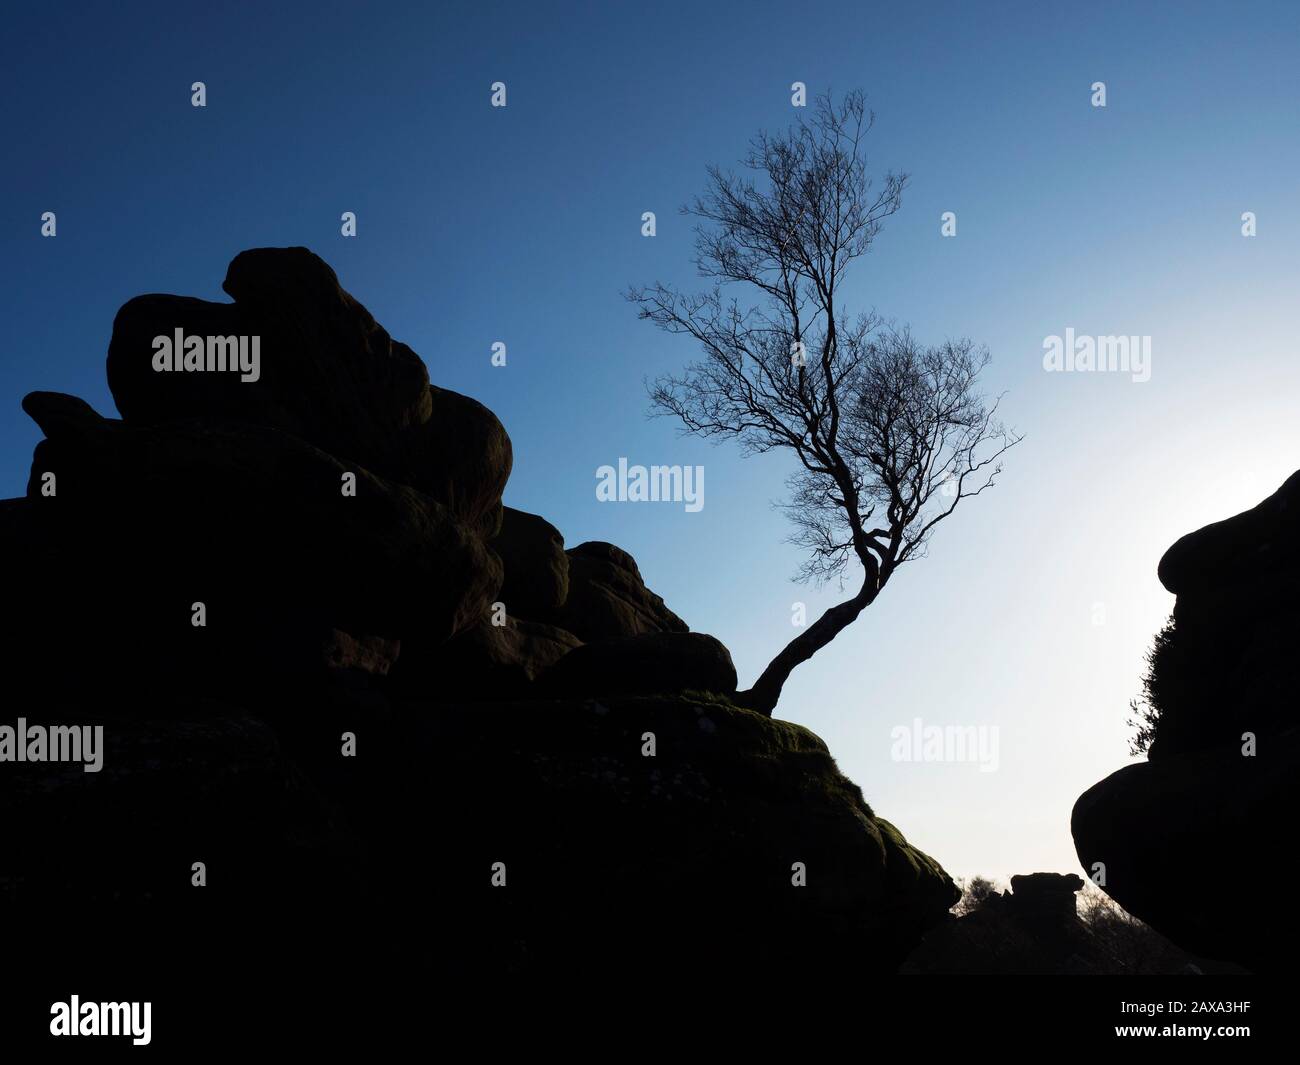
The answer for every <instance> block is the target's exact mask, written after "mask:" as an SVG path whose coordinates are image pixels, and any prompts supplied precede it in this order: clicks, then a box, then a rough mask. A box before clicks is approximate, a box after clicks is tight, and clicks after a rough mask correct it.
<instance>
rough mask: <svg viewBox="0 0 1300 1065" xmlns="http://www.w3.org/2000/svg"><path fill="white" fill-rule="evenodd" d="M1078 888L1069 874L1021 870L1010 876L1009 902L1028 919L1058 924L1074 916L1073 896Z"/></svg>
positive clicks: (1076, 880)
mask: <svg viewBox="0 0 1300 1065" xmlns="http://www.w3.org/2000/svg"><path fill="white" fill-rule="evenodd" d="M1082 890H1083V879H1082V878H1081V877H1078V876H1075V875H1074V874H1073V873H1022V874H1019V875H1017V876H1013V877H1012V878H1011V904H1012V905H1013V906H1014V907H1015V908H1016V909H1017V910H1018V911H1020V912H1021V913H1023V914H1024V915H1025V917H1026V919H1027V920H1029V921H1030V922H1038V923H1046V924H1060V923H1062V922H1069V921H1071V920H1073V919H1074V918H1076V917H1077V916H1078V913H1077V912H1076V902H1075V898H1074V896H1075V894H1076V893H1078V892H1079V891H1082Z"/></svg>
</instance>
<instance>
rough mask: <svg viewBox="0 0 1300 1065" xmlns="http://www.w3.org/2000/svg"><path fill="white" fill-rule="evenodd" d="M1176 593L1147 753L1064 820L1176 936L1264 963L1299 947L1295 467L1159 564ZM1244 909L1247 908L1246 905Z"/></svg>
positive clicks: (1108, 878) (1155, 684)
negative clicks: (1253, 502) (1292, 836)
mask: <svg viewBox="0 0 1300 1065" xmlns="http://www.w3.org/2000/svg"><path fill="white" fill-rule="evenodd" d="M1159 575H1160V579H1161V581H1162V582H1163V583H1164V585H1165V587H1166V588H1168V589H1169V591H1171V592H1174V593H1175V594H1176V595H1177V597H1178V598H1177V601H1176V604H1175V606H1174V613H1173V618H1172V622H1171V625H1170V626H1169V628H1167V629H1166V631H1165V632H1164V633H1162V634H1161V637H1160V639H1159V641H1158V643H1157V650H1156V652H1155V654H1154V656H1153V660H1152V667H1151V676H1150V679H1149V682H1148V688H1149V690H1150V691H1151V693H1152V694H1153V696H1154V698H1155V702H1156V703H1157V705H1156V706H1155V707H1154V710H1155V711H1156V718H1155V722H1154V728H1153V736H1152V742H1151V744H1150V747H1149V751H1148V761H1146V762H1144V763H1140V764H1136V765H1131V766H1128V767H1126V768H1124V769H1121V770H1119V771H1118V772H1116V773H1113V774H1112V775H1111V776H1109V777H1107V778H1106V779H1105V780H1103V781H1101V782H1100V783H1098V784H1096V785H1094V786H1093V787H1092V788H1090V789H1089V790H1088V791H1087V792H1085V793H1084V794H1083V795H1082V796H1081V797H1080V798H1079V800H1078V801H1077V802H1076V803H1075V807H1074V812H1073V816H1072V822H1071V827H1072V830H1073V833H1074V841H1075V847H1076V850H1077V851H1078V854H1079V859H1080V861H1081V862H1082V863H1083V866H1084V869H1085V870H1087V871H1088V872H1089V874H1091V873H1092V871H1093V869H1094V867H1097V868H1100V869H1102V870H1104V873H1105V882H1104V884H1103V886H1104V888H1105V890H1106V891H1107V892H1108V893H1109V894H1110V895H1111V896H1112V897H1113V898H1114V899H1115V900H1116V901H1117V902H1119V903H1120V904H1121V905H1122V906H1123V907H1124V908H1125V909H1126V910H1128V911H1129V912H1130V913H1133V914H1135V915H1136V916H1138V917H1140V918H1142V919H1143V920H1144V921H1146V922H1147V923H1149V924H1150V925H1152V926H1153V927H1154V928H1156V929H1157V930H1158V931H1160V932H1162V933H1163V934H1164V935H1166V936H1168V937H1169V938H1170V939H1172V940H1173V941H1174V942H1176V943H1178V944H1179V945H1180V946H1182V947H1185V948H1186V949H1188V950H1191V951H1193V952H1195V953H1197V954H1200V955H1204V956H1207V957H1212V958H1223V959H1227V960H1230V961H1234V962H1237V963H1239V964H1241V965H1245V966H1247V967H1248V968H1251V969H1255V970H1274V969H1280V968H1281V967H1282V966H1284V965H1286V964H1288V962H1289V959H1290V958H1291V957H1292V956H1293V954H1294V951H1295V948H1296V945H1297V936H1296V933H1295V931H1294V923H1293V922H1289V921H1287V920H1285V919H1284V918H1283V916H1282V915H1284V914H1285V913H1286V912H1288V910H1289V900H1288V896H1289V892H1290V885H1291V884H1292V883H1293V882H1294V881H1295V878H1296V874H1297V873H1298V872H1300V869H1298V868H1297V862H1296V858H1295V857H1294V852H1293V851H1292V849H1291V848H1289V847H1288V846H1286V844H1285V842H1284V840H1285V839H1286V838H1287V834H1288V833H1289V830H1290V826H1291V825H1292V824H1293V823H1294V821H1295V819H1296V817H1297V816H1298V815H1300V727H1298V726H1297V725H1296V721H1295V711H1294V702H1295V700H1294V691H1295V679H1294V672H1295V670H1294V663H1295V648H1296V646H1297V644H1298V643H1300V612H1298V611H1297V609H1296V605H1295V604H1296V601H1297V592H1298V591H1300V473H1296V474H1294V475H1292V476H1291V477H1290V478H1289V479H1288V480H1287V481H1286V483H1285V484H1284V485H1282V487H1281V488H1280V489H1279V490H1278V491H1277V492H1276V493H1274V494H1273V495H1272V496H1270V497H1269V498H1268V499H1266V500H1264V501H1263V502H1262V503H1260V504H1259V505H1258V506H1257V507H1255V508H1253V509H1252V510H1249V511H1246V512H1245V513H1243V514H1238V515H1236V516H1235V517H1232V518H1229V519H1227V520H1226V521H1221V522H1217V523H1215V524H1213V525H1209V526H1207V527H1205V528H1204V529H1200V530H1198V531H1196V532H1193V533H1189V534H1188V535H1186V536H1184V537H1182V539H1180V540H1179V541H1178V542H1177V543H1175V544H1174V545H1173V547H1171V548H1170V549H1169V551H1168V552H1166V554H1165V556H1164V558H1163V559H1161V561H1160V566H1159ZM1248 915H1249V916H1248Z"/></svg>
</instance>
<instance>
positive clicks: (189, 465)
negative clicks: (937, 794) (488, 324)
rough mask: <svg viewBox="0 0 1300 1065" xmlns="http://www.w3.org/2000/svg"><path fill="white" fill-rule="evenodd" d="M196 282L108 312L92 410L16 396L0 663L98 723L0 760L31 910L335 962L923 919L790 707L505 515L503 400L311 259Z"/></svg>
mask: <svg viewBox="0 0 1300 1065" xmlns="http://www.w3.org/2000/svg"><path fill="white" fill-rule="evenodd" d="M225 289H226V291H227V292H228V293H230V294H231V295H232V296H233V297H234V299H235V303H234V304H216V303H207V302H204V301H201V300H193V299H187V298H182V297H176V296H144V297H140V298H138V299H135V300H132V301H130V302H129V303H127V304H126V306H124V307H123V308H122V310H121V311H120V312H119V314H118V316H117V320H116V322H115V324H114V330H113V338H112V342H111V345H110V351H109V359H108V371H109V381H110V385H111V388H112V390H113V394H114V397H115V398H116V400H117V403H118V407H119V410H120V411H121V413H122V415H123V420H121V421H118V420H115V419H109V418H104V417H101V416H100V415H99V414H97V413H96V412H95V411H93V410H92V409H91V408H90V407H89V406H88V405H87V404H85V403H84V402H82V401H81V400H78V399H75V398H73V397H70V396H61V395H57V394H54V393H44V392H37V393H32V394H31V395H29V396H28V397H27V399H26V400H25V401H24V407H25V409H26V410H27V411H28V412H29V413H30V414H31V415H32V417H33V418H34V419H35V420H36V421H37V423H38V424H39V425H40V426H41V428H42V430H43V431H44V432H45V435H46V439H45V440H43V441H42V442H41V443H40V444H39V445H38V446H37V449H36V455H35V457H34V460H33V466H32V474H31V479H30V482H29V485H28V494H27V498H25V499H21V500H8V501H0V586H3V588H4V589H5V593H6V594H5V596H4V599H3V600H0V668H2V669H3V671H4V674H5V677H6V680H7V682H8V684H9V686H10V687H12V688H14V689H17V690H22V689H30V690H31V691H32V692H33V693H35V694H33V695H31V696H30V697H28V698H26V700H25V701H24V702H23V703H22V704H21V705H22V711H23V712H26V713H27V714H28V716H29V717H32V718H34V719H35V718H40V719H49V720H55V721H58V720H62V721H66V722H69V723H78V724H80V723H86V722H94V721H99V722H102V723H103V725H104V728H105V734H106V738H107V747H108V749H107V755H106V760H105V765H104V768H103V771H102V772H100V773H89V774H88V773H83V772H82V771H81V767H80V766H75V765H74V766H70V767H69V766H58V767H55V771H52V772H46V769H48V768H49V767H46V766H42V765H38V764H28V765H26V766H25V767H23V769H22V770H21V772H17V773H15V772H13V771H12V770H13V767H12V766H10V767H8V768H7V769H6V770H5V771H4V773H3V774H0V825H4V826H6V832H7V833H8V834H7V836H6V843H5V846H4V847H0V895H3V896H5V898H6V901H8V902H9V903H11V904H12V908H13V909H14V910H15V912H22V913H23V914H24V915H25V920H26V923H27V924H28V925H30V926H31V927H33V928H42V929H48V928H49V927H52V926H53V925H54V924H57V923H59V922H50V921H41V920H39V919H36V918H34V917H33V915H34V914H36V913H38V911H39V908H40V906H42V905H43V904H45V903H47V902H48V903H50V904H52V905H55V906H61V905H66V904H67V903H68V902H69V901H70V900H71V901H77V902H78V904H80V903H81V902H85V903H86V907H85V909H84V910H81V911H79V919H78V922H76V924H77V927H78V928H85V927H90V928H95V929H104V928H108V929H113V928H119V927H121V928H125V929H128V930H129V931H128V932H124V933H123V934H122V936H121V939H120V942H121V944H122V945H124V946H129V948H130V949H132V950H133V951H134V950H138V949H141V946H140V945H141V944H154V943H158V942H166V941H171V940H172V939H173V938H174V936H175V930H176V929H178V928H185V929H187V930H191V932H193V934H197V931H194V930H199V931H201V932H202V934H204V935H206V936H209V937H210V939H211V943H210V946H209V948H208V949H212V950H218V951H220V950H223V949H225V942H224V940H225V936H226V933H227V930H233V932H234V934H237V935H238V936H240V937H244V938H246V937H248V936H249V935H254V936H255V937H256V938H258V939H259V940H262V941H265V942H270V943H274V944H275V945H276V949H277V950H278V951H282V952H283V953H284V954H286V955H288V954H289V953H291V950H292V948H289V947H287V946H285V944H287V943H289V942H291V941H292V942H294V943H297V944H299V949H302V944H316V945H317V946H319V944H320V943H321V942H322V941H324V942H327V943H328V945H329V948H330V950H337V949H338V947H339V943H340V941H341V940H347V941H348V942H352V943H359V944H364V945H365V949H366V950H371V949H373V951H374V954H373V956H372V957H370V958H369V959H368V960H366V961H364V963H363V964H362V966H361V971H372V970H374V971H380V970H384V969H387V968H391V964H392V961H393V955H395V954H397V953H399V952H400V954H402V955H403V956H407V957H418V958H421V959H422V962H421V964H422V965H425V966H426V967H429V966H435V965H437V966H443V967H444V968H445V970H446V971H448V972H452V973H454V974H455V975H456V976H457V977H459V976H460V975H461V974H463V973H464V972H465V971H466V969H468V968H473V969H475V970H477V971H480V972H483V973H485V974H487V975H492V976H500V974H501V973H502V972H503V971H520V970H522V971H527V972H530V973H537V974H552V973H554V974H561V975H570V976H571V975H575V974H579V973H582V974H586V975H590V974H591V973H593V972H594V973H599V974H601V976H602V978H609V977H611V976H612V975H613V974H616V973H621V974H622V976H623V978H624V979H629V978H637V979H644V978H646V977H647V976H649V975H655V976H657V977H659V978H660V979H673V980H679V979H680V976H681V973H682V972H683V971H685V972H689V973H690V974H691V975H692V978H698V977H699V976H700V975H701V974H707V973H709V972H712V973H713V974H715V977H716V978H718V979H722V978H724V977H725V978H730V979H733V980H734V979H751V978H752V977H753V975H754V973H755V971H756V970H755V967H756V966H757V967H766V973H765V975H766V977H768V978H770V977H773V976H780V975H785V974H788V973H791V972H796V973H797V972H800V971H816V972H817V973H818V974H819V975H824V974H826V973H828V972H832V971H833V972H842V973H844V974H846V975H857V974H859V973H861V972H875V971H889V970H892V969H894V968H895V967H896V966H897V965H898V963H899V961H900V960H901V958H902V957H903V956H904V955H905V954H906V952H907V951H908V950H909V949H910V948H911V947H912V946H913V945H914V944H915V943H916V942H917V940H918V939H919V937H920V936H921V934H922V933H923V932H924V931H925V930H926V929H927V928H929V927H931V926H932V925H934V924H935V923H936V922H938V921H941V920H942V919H943V917H944V914H945V913H946V912H947V910H948V907H949V906H951V905H952V903H953V902H954V901H955V899H956V897H957V892H956V888H955V887H954V885H953V883H952V881H951V880H950V879H949V877H948V876H947V874H945V873H944V872H943V870H942V869H941V868H940V867H939V865H938V864H937V863H936V862H934V861H933V860H932V859H930V858H928V857H927V856H926V855H924V854H922V853H920V852H919V851H917V850H915V849H914V848H912V847H911V846H909V845H908V844H907V842H906V841H905V840H904V839H903V837H902V836H901V835H900V834H899V833H898V831H897V830H896V829H895V828H894V827H893V826H892V825H890V824H889V823H888V822H886V821H883V820H881V819H879V818H877V817H876V816H875V815H874V813H873V812H872V811H871V810H870V808H869V807H868V806H867V805H866V803H865V802H864V801H863V799H862V795H861V792H860V791H859V790H858V788H857V787H856V786H855V785H853V784H852V783H850V782H849V781H848V780H846V779H845V778H844V777H843V776H842V775H841V774H840V773H839V771H838V770H837V768H836V766H835V763H834V761H833V759H832V758H831V756H830V754H829V753H828V752H827V750H826V747H825V745H824V744H823V743H822V742H821V741H820V740H819V739H818V738H817V737H816V736H813V735H812V734H811V733H809V732H807V731H806V730H805V729H801V728H799V727H798V726H795V725H790V724H787V723H784V722H780V721H774V720H771V719H770V718H767V717H764V716H761V715H758V714H754V713H751V712H749V711H747V710H743V709H740V708H738V707H736V706H734V705H732V704H731V703H730V702H729V701H728V699H727V698H726V696H727V695H729V694H731V693H734V690H735V686H736V674H735V669H734V666H733V665H732V663H731V656H730V654H729V653H728V651H727V649H726V648H725V647H723V645H722V644H721V643H719V642H718V641H717V640H715V639H714V638H713V637H710V636H705V635H701V634H691V633H688V632H687V627H686V624H685V622H683V621H682V620H681V619H680V618H679V617H677V615H676V614H674V613H673V612H672V611H670V610H669V609H668V608H667V607H666V606H665V605H664V603H663V600H662V599H661V598H660V597H659V596H657V595H655V594H654V593H653V592H651V591H649V589H647V588H646V586H645V583H644V582H643V581H642V578H641V574H640V572H639V570H638V568H637V565H636V563H635V562H634V561H633V559H632V558H631V556H630V555H628V554H627V553H626V552H624V551H622V550H620V549H619V548H617V547H614V546H613V545H611V544H605V543H586V544H582V545H580V546H579V547H576V548H574V549H572V550H571V551H568V552H565V551H564V550H563V539H562V537H561V536H560V534H559V532H558V530H556V529H555V528H554V527H553V526H551V525H550V524H549V523H547V522H546V521H545V520H544V519H542V518H540V517H538V516H536V515H530V514H526V513H523V512H519V511H510V512H508V514H507V516H506V518H505V519H504V521H503V520H502V508H501V492H502V488H503V487H504V484H505V481H506V478H507V476H508V475H509V472H510V466H511V454H510V443H509V439H508V437H507V436H506V435H505V432H504V430H503V429H502V428H501V426H500V424H499V423H498V422H497V420H496V418H495V416H493V415H492V414H491V412H490V411H488V410H487V409H486V408H484V407H482V406H480V405H479V404H477V403H476V402H474V401H473V400H469V399H466V398H465V397H463V396H458V395H456V394H455V393H451V392H446V391H443V390H441V389H438V388H435V387H432V386H430V385H429V382H428V378H427V373H426V371H425V368H424V366H423V364H422V363H421V362H420V360H419V359H418V358H417V357H416V356H415V355H414V353H413V352H411V350H410V349H409V348H407V347H405V346H404V345H402V344H399V343H396V342H394V341H393V340H392V339H391V338H390V337H389V335H388V334H387V333H386V332H385V331H384V330H383V329H382V327H380V326H379V325H378V324H377V323H376V322H375V321H374V319H373V318H371V316H370V315H369V314H368V313H367V312H366V310H365V308H363V307H362V306H361V305H360V304H359V303H357V301H356V300H354V299H353V298H352V297H351V296H349V295H348V294H347V293H346V292H345V291H344V290H343V289H342V288H340V287H339V285H338V281H337V279H336V278H335V276H334V273H333V271H332V270H330V269H329V267H328V266H326V265H325V264H324V263H323V262H322V261H321V260H319V259H318V258H316V257H315V256H314V255H312V254H311V253H310V252H308V251H306V250H305V249H302V248H291V249H260V250H257V251H252V252H245V253H243V254H241V255H239V256H238V257H237V258H236V259H235V261H234V262H233V263H231V265H230V270H229V273H228V275H227V278H226V282H225ZM178 329H180V330H182V331H183V334H185V335H200V336H204V337H206V336H222V337H224V336H236V337H237V336H254V335H255V336H259V337H260V341H259V343H260V367H259V368H260V375H259V376H258V379H257V380H256V381H247V382H245V381H240V380H239V374H237V373H230V372H228V371H213V372H202V373H197V372H195V373H190V372H176V371H163V372H157V371H155V370H154V369H153V365H152V357H153V338H154V337H155V336H158V335H163V336H170V337H174V336H175V332H176V330H178ZM47 474H52V475H54V477H55V482H54V483H55V484H56V485H57V490H56V491H53V492H50V490H49V489H50V488H51V482H50V481H49V479H48V477H47V476H46V475H47ZM349 474H351V475H355V478H356V484H355V493H352V492H345V491H344V490H343V489H344V485H345V482H346V478H347V475H349ZM497 602H503V603H504V605H505V607H506V624H505V625H494V624H492V621H493V620H494V615H495V614H496V612H494V610H493V604H494V603H497ZM196 604H202V607H203V621H204V622H205V624H203V625H196V624H194V623H193V621H194V619H195V618H196ZM498 620H499V619H498ZM683 691H686V692H688V694H682V695H678V694H664V693H676V692H683ZM639 692H651V693H656V694H654V695H653V696H651V697H640V698H629V697H626V696H625V695H624V694H620V693H639ZM559 693H563V698H552V697H551V696H554V695H557V694H559ZM706 693H717V694H706ZM14 826H18V827H17V829H16V830H14ZM87 839H89V840H90V843H89V844H88V845H87V847H86V848H83V847H81V846H67V847H65V846H63V841H66V840H73V841H77V842H78V843H81V842H85V841H86V840H87ZM142 849H143V851H144V852H145V853H144V854H143V856H142V855H141V850H142ZM56 852H57V853H56ZM47 859H48V860H47ZM195 861H201V862H206V863H208V868H209V877H210V883H211V884H212V885H214V886H213V888H212V889H210V890H209V891H207V892H202V893H198V894H195V893H194V891H193V889H192V888H191V886H190V876H191V863H192V862H195ZM498 867H499V875H500V876H501V877H508V883H509V885H510V887H509V889H508V890H504V891H498V890H495V889H494V887H493V880H492V878H493V877H495V876H497V875H498ZM805 885H806V886H805ZM124 906H126V907H131V908H132V913H133V915H132V917H131V919H130V920H125V919H123V918H122V916H121V913H120V912H119V908H120V907H124ZM340 921H343V922H344V923H345V924H346V928H342V929H341V928H340V924H339V922H340ZM63 923H64V924H66V923H67V922H63ZM291 928H293V929H296V931H297V933H298V934H297V935H296V936H294V937H290V935H289V932H290V929H291ZM191 932H187V935H189V934H191ZM336 933H337V934H336ZM189 942H190V941H189V940H186V944H187V949H188V946H189ZM8 945H9V946H12V944H8ZM98 945H99V942H98V940H97V946H98ZM82 946H84V944H82ZM39 947H40V950H41V951H42V952H44V953H47V954H48V953H50V952H51V951H52V950H54V948H53V947H52V946H51V943H50V941H48V939H46V940H42V941H41V942H40V944H39ZM66 949H67V950H71V949H73V944H71V943H68V944H66ZM18 953H19V954H21V953H22V952H21V951H19V952H18ZM196 956H206V955H203V953H202V951H201V950H200V952H199V954H197V955H196ZM188 960H189V961H192V960H193V958H189V959H188ZM336 960H337V959H335V961H336ZM157 969H158V971H164V969H167V971H170V968H169V967H167V966H164V965H162V964H161V963H160V964H159V965H158V966H157Z"/></svg>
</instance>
